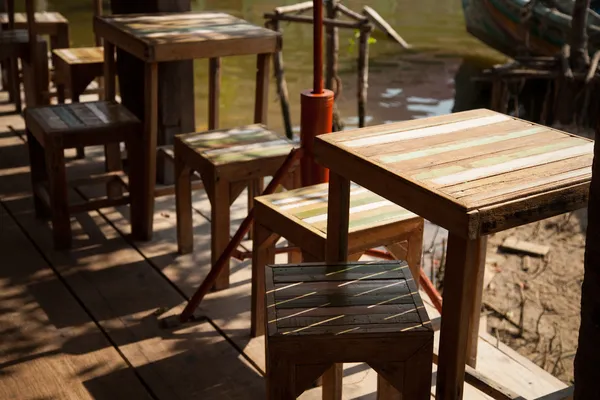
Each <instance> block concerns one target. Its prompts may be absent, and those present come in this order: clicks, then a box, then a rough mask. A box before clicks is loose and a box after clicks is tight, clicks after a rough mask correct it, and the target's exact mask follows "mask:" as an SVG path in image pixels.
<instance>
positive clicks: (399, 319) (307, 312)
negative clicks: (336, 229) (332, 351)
mask: <svg viewBox="0 0 600 400" xmlns="http://www.w3.org/2000/svg"><path fill="white" fill-rule="evenodd" d="M266 290H267V313H268V331H269V336H295V335H331V336H333V335H336V336H339V335H344V337H345V336H352V335H364V334H369V333H371V334H380V333H385V334H386V335H390V334H392V335H393V334H394V333H402V332H407V331H411V332H419V331H425V332H431V331H432V327H431V322H430V321H429V317H428V316H427V312H426V311H425V307H424V306H423V302H422V300H421V297H420V296H419V292H418V290H417V287H416V286H415V283H414V281H413V279H412V277H411V275H410V269H409V268H408V265H407V264H406V262H404V261H387V262H355V263H342V264H333V265H332V264H324V263H305V264H289V265H285V266H278V265H273V266H267V267H266Z"/></svg>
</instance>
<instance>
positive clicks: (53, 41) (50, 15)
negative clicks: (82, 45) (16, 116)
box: [0, 11, 69, 112]
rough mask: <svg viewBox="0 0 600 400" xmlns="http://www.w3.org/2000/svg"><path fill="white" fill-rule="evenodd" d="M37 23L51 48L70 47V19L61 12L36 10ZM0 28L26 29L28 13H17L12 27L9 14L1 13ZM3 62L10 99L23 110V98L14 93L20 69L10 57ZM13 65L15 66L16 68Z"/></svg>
mask: <svg viewBox="0 0 600 400" xmlns="http://www.w3.org/2000/svg"><path fill="white" fill-rule="evenodd" d="M35 25H36V32H37V34H39V35H44V36H46V35H47V36H48V37H49V38H50V49H51V50H54V49H60V48H65V47H69V21H68V20H67V19H66V18H65V17H63V16H62V15H61V14H60V13H57V12H47V11H46V12H36V13H35ZM0 28H1V30H3V31H6V30H9V29H17V30H26V29H27V14H26V13H15V14H14V24H13V26H12V27H11V24H10V17H9V14H8V13H0ZM45 54H46V53H45ZM45 54H44V56H45ZM2 64H3V65H2V67H3V68H2V86H3V87H4V88H7V87H8V89H9V94H10V100H11V101H13V102H15V105H16V106H17V110H18V112H21V98H20V96H15V93H14V88H15V83H16V85H18V82H19V79H20V78H19V71H18V70H17V68H16V64H15V65H13V63H12V62H10V59H2ZM53 64H54V60H53ZM13 67H15V68H14V70H13Z"/></svg>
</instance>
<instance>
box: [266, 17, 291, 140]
mask: <svg viewBox="0 0 600 400" xmlns="http://www.w3.org/2000/svg"><path fill="white" fill-rule="evenodd" d="M266 25H267V27H268V28H270V29H272V30H274V31H275V32H281V28H280V26H279V20H272V21H270V22H269V21H268V22H267V24H266ZM279 48H280V49H282V48H283V46H280V47H279ZM273 70H274V73H275V80H276V82H277V95H278V96H279V103H280V104H281V114H282V115H283V126H284V128H285V136H287V137H288V138H289V139H292V138H293V137H294V132H293V131H292V117H291V115H290V99H289V94H288V88H287V82H286V80H285V74H284V69H283V52H282V51H278V52H277V54H275V57H273Z"/></svg>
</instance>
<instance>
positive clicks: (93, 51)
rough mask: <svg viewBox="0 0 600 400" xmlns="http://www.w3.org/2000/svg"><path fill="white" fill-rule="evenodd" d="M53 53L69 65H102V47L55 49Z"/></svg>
mask: <svg viewBox="0 0 600 400" xmlns="http://www.w3.org/2000/svg"><path fill="white" fill-rule="evenodd" d="M53 53H54V54H56V55H57V56H58V57H60V58H61V59H62V60H63V61H64V62H66V63H67V64H70V65H73V64H101V63H104V49H103V48H102V47H75V48H70V49H57V50H54V51H53Z"/></svg>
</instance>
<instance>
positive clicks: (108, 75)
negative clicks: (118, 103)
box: [104, 40, 117, 101]
mask: <svg viewBox="0 0 600 400" xmlns="http://www.w3.org/2000/svg"><path fill="white" fill-rule="evenodd" d="M116 75H117V65H116V63H115V45H114V44H112V43H111V42H109V41H107V40H105V41H104V100H106V101H113V100H114V99H115V97H116V95H117V89H116Z"/></svg>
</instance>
